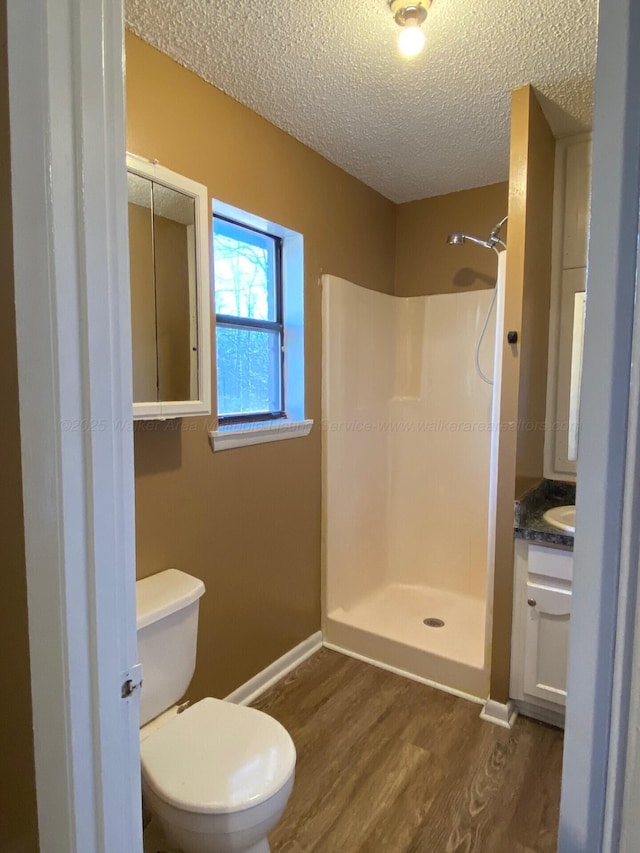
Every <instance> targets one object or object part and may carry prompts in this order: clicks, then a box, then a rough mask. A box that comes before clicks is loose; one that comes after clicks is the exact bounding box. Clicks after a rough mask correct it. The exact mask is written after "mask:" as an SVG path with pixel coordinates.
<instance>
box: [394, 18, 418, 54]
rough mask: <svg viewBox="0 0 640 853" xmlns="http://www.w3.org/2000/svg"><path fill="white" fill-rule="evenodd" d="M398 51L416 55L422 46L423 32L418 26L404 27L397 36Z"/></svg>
mask: <svg viewBox="0 0 640 853" xmlns="http://www.w3.org/2000/svg"><path fill="white" fill-rule="evenodd" d="M398 45H399V47H400V52H401V53H403V54H404V55H405V56H416V55H417V54H418V53H420V51H421V50H422V48H423V47H424V32H423V31H422V29H421V28H420V27H417V26H415V25H414V26H408V27H405V28H404V29H403V30H402V31H401V32H400V36H399V38H398Z"/></svg>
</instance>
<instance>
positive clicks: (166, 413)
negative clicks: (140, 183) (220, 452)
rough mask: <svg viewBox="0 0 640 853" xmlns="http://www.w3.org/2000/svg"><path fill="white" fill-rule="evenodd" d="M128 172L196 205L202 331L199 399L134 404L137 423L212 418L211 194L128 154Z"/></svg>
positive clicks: (198, 305) (199, 324)
mask: <svg viewBox="0 0 640 853" xmlns="http://www.w3.org/2000/svg"><path fill="white" fill-rule="evenodd" d="M127 171H128V172H132V173H133V174H134V175H139V176H140V177H142V178H147V179H148V180H151V181H154V183H157V184H162V186H165V187H167V188H168V189H171V190H176V191H177V192H181V193H183V194H184V195H188V196H190V197H191V198H193V200H194V205H195V223H194V226H195V254H196V257H195V270H196V306H195V307H196V320H197V328H198V399H197V400H173V401H169V400H160V401H157V402H155V401H150V402H148V403H135V402H134V403H133V419H134V420H152V419H158V420H164V419H165V418H180V417H184V416H189V415H210V414H211V264H210V246H209V244H210V240H211V217H210V206H209V192H208V190H207V187H205V186H204V184H198V183H196V181H192V180H190V179H189V178H185V177H184V176H183V175H179V174H178V173H177V172H172V171H171V170H170V169H167V168H165V167H164V166H161V165H160V164H159V163H158V162H157V161H155V160H146V159H145V158H144V157H139V156H137V155H136V154H129V153H127Z"/></svg>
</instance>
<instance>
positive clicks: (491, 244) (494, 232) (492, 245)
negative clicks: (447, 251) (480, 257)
mask: <svg viewBox="0 0 640 853" xmlns="http://www.w3.org/2000/svg"><path fill="white" fill-rule="evenodd" d="M508 218H509V217H507V216H505V217H504V219H501V220H500V222H498V223H497V225H494V227H493V228H492V229H491V234H490V236H489V239H488V240H481V239H480V237H473V236H472V235H471V234H463V232H462V231H452V232H451V234H449V236H448V237H447V243H448V244H449V245H450V246H462V245H463V243H466V242H467V240H468V241H469V242H470V243H476V244H477V245H478V246H482V247H483V248H484V249H495V251H496V252H497V251H498V249H496V245H500V246H502V248H503V249H506V248H507V246H506V244H505V242H504V241H503V240H501V239H500V237H499V234H500V231H501V229H502V226H503V225H504V223H505V222H506V221H507V219H508Z"/></svg>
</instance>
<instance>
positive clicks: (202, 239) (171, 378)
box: [127, 155, 211, 418]
mask: <svg viewBox="0 0 640 853" xmlns="http://www.w3.org/2000/svg"><path fill="white" fill-rule="evenodd" d="M127 167H128V173H127V182H128V201H129V268H130V287H131V334H132V356H133V401H134V417H136V418H153V417H180V416H182V415H189V414H210V412H211V403H210V400H211V377H210V365H209V348H210V340H209V338H210V321H209V251H208V248H209V247H208V243H209V240H208V232H209V216H208V194H207V190H206V187H204V186H202V185H201V184H195V183H194V182H193V181H190V180H188V179H187V178H184V177H182V176H181V175H177V174H176V173H174V172H170V171H169V170H168V169H164V168H163V167H162V166H159V165H158V164H157V163H150V162H148V161H145V160H141V159H140V158H137V157H133V156H131V155H129V157H128V158H127Z"/></svg>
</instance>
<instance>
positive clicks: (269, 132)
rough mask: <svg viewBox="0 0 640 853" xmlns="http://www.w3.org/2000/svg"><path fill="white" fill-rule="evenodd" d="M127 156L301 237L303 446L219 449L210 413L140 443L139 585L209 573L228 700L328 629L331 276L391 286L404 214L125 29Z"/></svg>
mask: <svg viewBox="0 0 640 853" xmlns="http://www.w3.org/2000/svg"><path fill="white" fill-rule="evenodd" d="M126 51H127V108H128V149H129V151H131V152H132V153H134V154H139V155H142V156H143V157H148V158H157V159H158V160H159V161H160V162H161V163H162V164H163V165H164V166H167V167H168V168H170V169H173V170H174V171H176V172H179V173H181V174H184V175H187V176H188V177H189V178H192V179H193V180H195V181H199V182H200V183H203V184H205V185H206V186H207V187H208V188H209V193H210V195H211V196H212V197H215V198H217V199H219V200H221V201H225V202H228V203H229V204H232V205H235V206H237V207H240V208H242V209H244V210H248V211H251V212H252V213H256V214H259V215H261V216H264V217H267V218H269V219H271V220H273V221H275V222H278V223H280V224H282V225H284V226H287V227H290V228H293V229H294V230H296V231H299V232H302V233H303V234H304V238H305V245H304V251H305V301H306V388H307V416H308V417H312V418H314V419H315V421H316V424H315V427H314V429H313V431H312V433H311V435H310V436H309V437H308V438H299V439H294V440H291V441H282V442H277V443H275V444H266V445H260V446H255V447H246V448H241V449H238V450H231V451H225V452H222V453H216V454H213V453H212V452H211V450H210V449H209V444H208V438H207V429H208V428H211V426H212V424H213V422H214V419H213V418H185V419H184V420H183V421H182V423H181V422H179V421H178V422H168V423H167V424H165V425H162V424H158V423H153V422H149V423H143V424H140V425H138V427H137V429H136V436H135V451H136V530H137V561H138V575H139V577H144V576H146V575H149V574H153V573H154V572H157V571H160V570H161V569H164V568H167V567H169V566H176V567H177V568H181V569H184V570H186V571H189V572H192V573H193V574H195V575H197V576H198V577H201V578H202V579H203V580H204V581H205V584H206V585H207V594H206V595H205V597H204V598H203V600H202V606H201V617H202V618H201V622H200V635H199V646H198V654H199V659H198V666H197V670H196V674H195V677H194V680H193V682H192V687H191V694H192V695H193V696H194V697H198V696H202V695H205V694H209V695H214V696H222V695H225V694H226V693H228V692H229V691H231V690H232V689H234V688H235V687H237V686H238V685H239V684H241V683H242V682H244V681H246V680H247V679H248V678H250V677H251V676H253V675H255V673H256V672H258V671H259V670H261V669H262V668H263V667H264V666H266V665H267V664H269V663H271V662H272V661H273V660H275V659H276V658H277V657H278V656H279V655H281V654H283V653H284V652H285V651H287V650H288V649H290V648H291V647H292V646H294V645H296V644H297V643H299V642H300V641H301V640H303V639H305V638H306V637H308V636H309V635H310V634H312V633H313V632H314V631H317V630H319V628H320V506H321V505H320V429H319V425H320V376H321V327H320V320H321V318H320V309H321V301H320V296H321V294H320V287H319V285H318V280H319V277H320V275H321V274H322V273H323V272H328V273H333V274H335V275H338V276H342V277H344V278H347V279H349V280H350V281H354V282H357V283H358V284H362V285H366V286H368V287H371V288H373V289H375V290H379V291H385V292H392V291H393V280H394V249H395V206H394V205H393V204H392V203H391V202H390V201H388V200H386V199H384V198H383V197H382V196H380V195H379V194H378V193H376V192H374V191H373V190H371V189H369V188H368V187H366V186H364V185H363V184H362V183H360V182H359V181H357V180H356V179H355V178H352V177H350V176H349V175H347V174H346V173H345V172H343V171H342V170H340V169H338V168H337V167H336V166H333V165H332V164H331V163H329V162H328V161H327V160H325V159H323V158H322V157H320V156H319V155H318V154H316V153H314V152H312V151H311V150H310V149H309V148H307V147H305V146H304V145H302V144H301V143H299V142H297V141H296V140H294V139H293V138H292V137H290V136H288V135H287V134H285V133H283V132H282V131H280V130H278V129H277V128H276V127H274V126H273V125H271V124H269V123H268V122H267V121H265V120H264V119H262V118H260V117H259V116H258V115H256V114H255V113H253V112H251V111H250V110H248V109H247V108H246V107H243V106H241V105H240V104H238V103H237V102H235V101H233V100H232V99H231V98H229V97H227V96H226V95H224V94H222V93H221V92H220V91H218V90H217V89H215V88H214V87H213V86H210V85H209V84H207V83H205V82H204V81H203V80H201V79H200V78H198V77H196V76H195V75H194V74H192V73H190V72H189V71H187V70H185V69H184V68H182V67H180V66H179V65H177V64H176V63H175V62H173V61H172V60H170V59H168V58H167V57H166V56H163V55H162V54H161V53H159V52H158V51H156V50H154V49H153V48H151V47H149V46H148V45H146V44H144V43H143V42H142V41H140V40H139V39H137V38H135V37H134V36H132V35H130V34H128V35H127V40H126Z"/></svg>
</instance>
